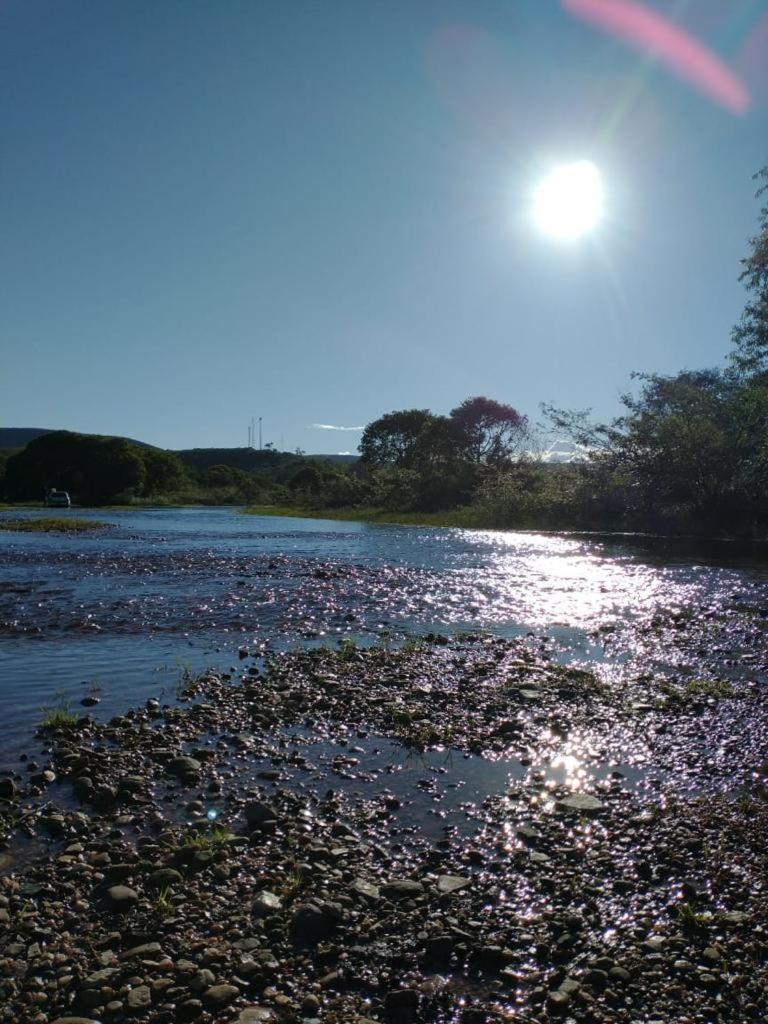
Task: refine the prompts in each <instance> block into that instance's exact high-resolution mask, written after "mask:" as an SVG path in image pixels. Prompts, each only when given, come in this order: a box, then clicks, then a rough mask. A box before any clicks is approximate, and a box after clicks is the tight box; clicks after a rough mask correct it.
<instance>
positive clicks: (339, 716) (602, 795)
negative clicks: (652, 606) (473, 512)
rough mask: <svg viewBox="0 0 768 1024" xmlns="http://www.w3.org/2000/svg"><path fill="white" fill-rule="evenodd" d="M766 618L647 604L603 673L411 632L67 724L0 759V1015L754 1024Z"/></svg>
mask: <svg viewBox="0 0 768 1024" xmlns="http://www.w3.org/2000/svg"><path fill="white" fill-rule="evenodd" d="M753 619H754V616H753V617H752V618H750V617H749V616H747V617H745V618H744V620H743V628H742V631H741V633H739V630H738V628H736V627H734V628H730V627H729V630H730V631H729V639H728V643H727V645H721V647H720V649H717V648H718V645H717V644H716V643H713V641H712V637H713V635H718V630H720V632H722V623H717V622H714V623H713V622H712V621H711V620H707V618H706V616H698V617H696V618H695V619H694V618H692V617H685V616H683V617H682V618H681V617H679V616H678V617H677V618H676V617H675V615H672V616H671V617H668V618H667V619H665V620H664V621H661V620H658V621H653V622H648V623H647V627H646V629H645V632H644V633H643V637H644V641H643V642H644V643H645V644H646V648H645V654H644V655H643V654H642V644H641V645H640V648H639V649H640V651H641V656H640V658H639V660H638V662H637V664H636V665H635V666H634V667H633V668H631V669H629V670H626V671H624V673H623V674H622V678H621V685H620V686H619V685H618V684H617V683H616V682H612V676H611V673H610V671H607V672H604V673H597V674H595V673H593V672H592V671H589V670H587V669H586V668H584V667H574V666H568V665H563V664H560V663H559V662H558V661H557V660H556V659H555V658H554V657H553V656H552V651H551V650H550V647H549V642H548V641H547V639H546V638H545V637H543V636H541V637H540V636H535V635H529V636H527V637H524V638H520V639H517V640H509V639H500V638H498V637H492V636H488V635H477V636H464V637H461V638H452V639H449V638H447V637H441V636H430V637H427V638H424V639H422V640H419V641H418V642H410V643H406V644H405V645H401V646H399V647H393V648H391V649H390V648H388V647H387V646H386V645H378V646H374V647H370V648H367V649H360V648H357V647H355V645H354V644H352V643H349V642H347V643H344V644H342V645H341V646H340V647H339V648H337V649H333V650H331V649H319V650H313V651H307V650H302V651H295V652H293V653H287V654H278V655H275V656H274V657H272V658H270V659H268V660H267V661H263V660H261V659H259V658H251V657H250V655H249V652H248V651H245V650H243V651H242V652H241V655H242V661H241V665H240V666H239V667H238V670H237V671H232V672H225V673H213V672H210V673H207V674H204V675H203V676H201V677H199V678H196V679H191V678H190V679H187V680H186V681H185V685H184V687H183V692H181V693H180V695H179V696H180V700H179V701H177V702H173V703H170V702H169V703H168V704H165V705H163V704H161V702H160V701H159V700H156V699H151V700H149V701H147V702H146V704H145V705H144V706H142V707H141V708H137V709H134V710H131V711H129V712H126V713H125V714H123V715H120V716H118V717H116V718H113V719H112V720H110V721H109V722H97V721H96V720H94V719H93V718H91V717H89V716H83V717H80V718H77V717H72V718H69V717H68V716H66V715H64V716H61V717H59V718H55V717H54V718H53V719H51V720H49V721H48V723H47V725H46V726H45V727H44V728H42V729H41V731H40V733H39V735H38V747H39V750H40V752H39V753H38V751H37V749H36V750H35V752H34V753H33V752H30V754H29V755H25V760H24V761H22V762H20V763H19V768H18V770H17V771H15V772H9V773H6V774H5V775H4V776H2V777H1V778H0V819H1V820H2V827H3V832H4V834H5V839H6V844H5V853H2V852H0V862H2V861H4V863H2V864H0V867H3V869H4V873H3V875H2V877H0V1020H4V1021H13V1022H25V1024H26V1022H34V1024H53V1022H57V1024H63V1022H65V1021H66V1022H68V1024H75V1022H78V1024H90V1022H95V1021H99V1022H104V1024H106V1022H110V1021H122V1020H124V1019H126V1018H130V1019H136V1020H139V1021H147V1022H157V1024H159V1022H169V1024H170V1022H177V1021H180V1022H183V1021H200V1022H203V1024H213V1022H222V1024H225V1022H242V1024H246V1022H255V1021H274V1022H277V1021H304V1022H306V1024H310V1022H315V1021H320V1022H327V1024H348V1022H349V1024H354V1022H357V1024H364V1022H366V1021H380V1022H392V1024H409V1022H414V1024H417V1022H422V1021H423V1022H427V1021H434V1022H442V1024H448V1022H462V1024H480V1022H492V1021H510V1020H511V1021H521V1022H525V1021H528V1022H532V1021H544V1020H549V1019H562V1020H570V1021H578V1022H582V1021H583V1022H594V1024H599V1022H604V1024H608V1022H626V1024H650V1022H658V1024H661V1022H664V1024H667V1022H671V1021H675V1022H676V1024H684V1022H688V1024H694V1022H696V1024H704V1022H710V1021H712V1022H714V1021H723V1022H726V1021H727V1022H736V1021H743V1020H751V1019H754V1020H765V1019H766V1018H768V976H767V975H766V966H765V965H766V959H767V957H768V934H767V933H766V931H765V924H764V922H765V921H766V919H767V915H766V911H767V910H768V907H766V902H767V901H768V883H767V882H766V879H768V874H767V873H766V867H767V866H768V865H767V860H768V857H767V855H766V853H765V835H766V825H768V807H767V806H766V803H765V801H764V789H763V782H764V780H763V776H764V774H765V765H766V762H767V761H768V756H767V755H768V750H767V748H766V737H767V736H768V732H767V731H766V729H767V725H768V714H766V702H765V698H764V696H763V691H762V685H761V683H760V678H761V675H760V673H761V671H762V668H763V667H762V666H760V671H758V665H757V664H756V662H757V660H759V659H760V658H761V657H762V655H761V654H760V650H761V648H760V646H759V644H758V642H757V639H756V638H759V637H760V636H762V635H763V634H762V630H760V631H758V630H756V629H755V628H754V625H753ZM662 637H663V639H664V645H665V658H666V661H667V664H668V665H672V666H676V668H675V669H668V670H667V672H666V673H665V674H661V673H657V672H655V671H654V670H653V663H654V658H655V657H657V656H658V650H657V647H658V643H659V639H660V638H662ZM596 639H597V638H596ZM600 642H601V643H603V644H605V646H606V647H608V648H610V646H611V644H614V645H618V644H620V638H619V637H617V636H616V635H615V634H614V632H613V631H608V633H607V634H606V635H605V636H602V637H601V638H600ZM694 650H695V651H696V664H697V672H696V674H695V675H694V674H692V672H691V671H690V668H689V667H687V666H686V664H685V655H686V651H688V652H689V653H691V652H693V651H694ZM737 669H738V670H737ZM500 772H501V774H500ZM486 776H487V777H488V778H490V779H491V780H492V782H491V783H489V784H488V785H487V786H486V788H485V789H483V783H482V779H484V778H485V777H486ZM500 779H501V780H502V781H501V782H500V781H499V780H500ZM472 780H474V782H473V781H472ZM478 780H480V781H478ZM464 793H466V794H467V798H466V799H462V796H463V794H464Z"/></svg>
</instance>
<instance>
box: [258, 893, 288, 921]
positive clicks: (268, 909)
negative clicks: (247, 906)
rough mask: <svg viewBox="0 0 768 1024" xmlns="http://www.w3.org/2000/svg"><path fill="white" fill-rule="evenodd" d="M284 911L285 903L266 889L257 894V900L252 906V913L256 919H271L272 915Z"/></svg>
mask: <svg viewBox="0 0 768 1024" xmlns="http://www.w3.org/2000/svg"><path fill="white" fill-rule="evenodd" d="M282 909H283V902H282V900H281V899H280V897H279V896H275V894H274V893H273V892H268V891H267V890H266V889H262V891H261V892H260V893H257V894H256V899H255V900H254V901H253V904H252V905H251V913H252V914H253V915H254V917H269V915H270V914H276V913H277V911H278V910H282Z"/></svg>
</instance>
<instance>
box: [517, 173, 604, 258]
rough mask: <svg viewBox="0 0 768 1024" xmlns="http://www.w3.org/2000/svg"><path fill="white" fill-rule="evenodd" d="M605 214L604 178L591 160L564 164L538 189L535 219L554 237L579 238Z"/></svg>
mask: <svg viewBox="0 0 768 1024" xmlns="http://www.w3.org/2000/svg"><path fill="white" fill-rule="evenodd" d="M602 217H603V182H602V178H601V177H600V171H598V169H597V167H595V165H594V164H593V163H592V162H591V161H589V160H577V161H576V162H575V163H570V164H561V165H560V166H559V167H555V169H554V170H553V171H551V172H550V173H549V174H548V175H547V176H546V178H544V179H543V180H542V181H541V182H539V185H538V187H537V188H536V191H535V193H534V200H533V219H534V221H535V223H536V225H537V227H538V228H539V229H540V230H541V231H543V232H544V233H545V234H547V235H551V236H552V237H554V238H564V239H567V238H579V237H580V236H581V235H584V234H586V233H587V232H588V231H591V230H592V229H593V228H594V227H596V226H597V224H599V223H600V221H601V220H602Z"/></svg>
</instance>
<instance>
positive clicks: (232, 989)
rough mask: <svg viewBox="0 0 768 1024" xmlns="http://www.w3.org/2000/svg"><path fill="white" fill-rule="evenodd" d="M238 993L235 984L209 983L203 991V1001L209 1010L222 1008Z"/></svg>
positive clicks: (231, 1001) (234, 998)
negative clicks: (208, 986)
mask: <svg viewBox="0 0 768 1024" xmlns="http://www.w3.org/2000/svg"><path fill="white" fill-rule="evenodd" d="M239 995H240V989H239V988H237V986H235V985H211V987H210V988H209V989H206V990H205V992H203V1003H204V1004H205V1006H206V1008H207V1009H209V1010H224V1009H226V1008H227V1007H228V1006H229V1004H230V1003H233V1002H234V1001H235V1000H236V999H237V997H238V996H239Z"/></svg>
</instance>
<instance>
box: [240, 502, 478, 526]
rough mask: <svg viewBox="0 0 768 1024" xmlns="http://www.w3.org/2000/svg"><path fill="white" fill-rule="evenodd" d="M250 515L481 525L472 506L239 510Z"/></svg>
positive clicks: (257, 507)
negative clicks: (429, 509) (403, 509)
mask: <svg viewBox="0 0 768 1024" xmlns="http://www.w3.org/2000/svg"><path fill="white" fill-rule="evenodd" d="M243 511H244V513H245V514H246V515H251V516H297V517H299V518H302V519H334V520H339V521H341V522H354V523H379V524H381V525H391V526H438V527H439V526H443V527H466V528H472V527H474V528H481V527H482V526H483V524H482V522H481V521H480V517H479V514H478V512H477V510H476V509H472V508H457V509H453V510H451V511H447V512H393V511H391V510H389V509H385V508H370V507H360V508H331V509H328V508H322V509H321V508H304V507H300V506H296V505H251V506H250V507H248V508H246V509H244V510H243Z"/></svg>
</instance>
